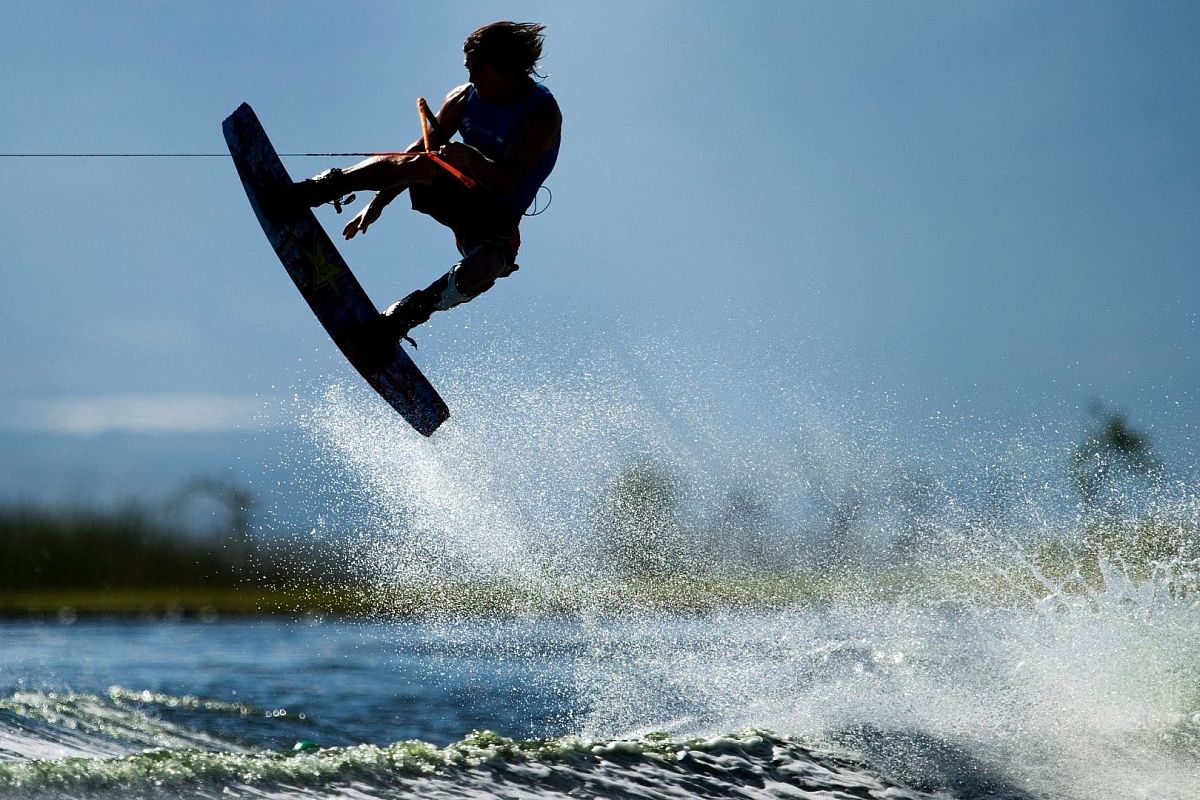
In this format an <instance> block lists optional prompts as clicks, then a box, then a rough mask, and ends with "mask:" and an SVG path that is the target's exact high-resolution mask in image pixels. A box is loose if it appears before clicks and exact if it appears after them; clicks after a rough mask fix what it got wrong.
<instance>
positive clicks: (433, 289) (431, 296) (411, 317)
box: [384, 244, 516, 341]
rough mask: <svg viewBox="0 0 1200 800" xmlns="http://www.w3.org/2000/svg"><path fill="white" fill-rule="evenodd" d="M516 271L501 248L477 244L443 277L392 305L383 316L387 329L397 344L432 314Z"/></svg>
mask: <svg viewBox="0 0 1200 800" xmlns="http://www.w3.org/2000/svg"><path fill="white" fill-rule="evenodd" d="M515 268H516V265H515V264H513V260H512V258H511V257H510V256H509V254H508V252H507V249H506V248H504V247H503V246H502V245H491V244H483V245H477V246H476V247H474V248H473V249H472V250H471V251H470V252H469V253H467V255H466V257H464V258H463V260H462V261H460V262H458V263H457V264H455V265H454V266H453V267H451V268H450V271H449V272H447V273H446V274H445V275H443V276H442V277H440V278H438V279H437V280H436V281H434V282H433V283H431V284H430V285H429V286H427V287H426V288H424V289H421V290H419V291H416V292H413V293H412V294H410V295H408V297H405V298H404V299H403V300H400V301H399V302H396V303H393V304H392V305H391V307H390V308H388V310H387V311H386V312H385V314H384V316H385V317H386V318H387V320H388V328H389V330H390V331H391V332H394V333H395V335H396V341H399V340H400V339H401V338H402V337H404V336H406V335H407V334H408V332H409V331H410V330H412V329H413V328H415V327H417V326H418V325H422V324H424V323H426V322H428V321H429V318H430V317H431V316H433V313H434V312H435V311H447V310H449V309H451V308H454V307H455V306H459V305H462V304H463V303H466V302H467V301H469V300H472V299H474V298H476V297H478V296H479V295H481V294H483V293H484V292H486V291H487V290H488V289H490V288H492V286H493V285H494V284H495V283H496V280H497V279H498V278H502V277H504V276H505V275H508V274H509V273H511V272H512V271H513V270H514V269H515Z"/></svg>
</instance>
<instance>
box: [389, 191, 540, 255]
mask: <svg viewBox="0 0 1200 800" xmlns="http://www.w3.org/2000/svg"><path fill="white" fill-rule="evenodd" d="M408 193H409V197H410V198H411V199H412V207H413V210H414V211H420V212H421V213H422V214H428V215H429V216H431V217H433V218H434V219H436V220H437V221H438V222H440V223H442V224H443V225H445V226H446V227H447V228H449V229H450V230H451V231H453V232H454V243H455V245H456V246H457V247H458V252H459V253H461V254H462V255H463V256H464V257H465V256H467V255H469V254H470V253H471V252H472V251H474V250H476V249H478V248H480V247H487V248H490V249H495V250H498V251H499V252H501V253H502V254H503V255H504V257H505V259H506V261H507V262H508V264H509V265H510V266H512V265H514V264H515V262H516V260H517V251H518V250H520V249H521V232H520V229H519V228H518V226H519V225H520V223H521V216H522V215H521V213H520V212H518V211H513V210H512V209H508V208H504V207H502V206H500V205H498V204H497V203H496V202H495V201H494V199H493V198H494V195H493V194H492V193H491V192H489V191H487V190H485V189H479V188H475V189H468V188H466V187H465V186H463V185H462V184H461V183H459V182H458V181H457V180H455V179H454V178H452V177H450V176H449V175H445V174H439V175H438V176H437V177H436V178H434V181H433V183H430V184H417V185H413V186H410V187H409V189H408ZM510 272H511V270H510ZM506 274H507V273H506Z"/></svg>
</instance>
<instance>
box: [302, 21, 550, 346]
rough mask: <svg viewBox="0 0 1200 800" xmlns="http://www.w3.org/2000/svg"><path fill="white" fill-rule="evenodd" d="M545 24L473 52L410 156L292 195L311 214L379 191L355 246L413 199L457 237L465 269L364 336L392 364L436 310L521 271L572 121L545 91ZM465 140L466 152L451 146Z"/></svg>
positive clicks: (477, 44)
mask: <svg viewBox="0 0 1200 800" xmlns="http://www.w3.org/2000/svg"><path fill="white" fill-rule="evenodd" d="M544 29H545V26H544V25H538V24H532V23H517V22H494V23H492V24H490V25H485V26H483V27H482V28H479V29H478V30H476V31H474V32H473V33H472V34H471V35H470V36H468V37H467V39H466V41H465V43H464V44H463V54H464V57H465V58H464V66H465V67H466V70H467V75H468V82H467V83H465V84H463V85H462V86H458V87H456V88H454V89H452V90H451V91H450V93H449V94H447V95H446V98H445V100H444V101H443V102H442V105H441V108H439V109H438V111H437V114H436V115H435V116H434V118H433V119H432V120H430V121H429V128H428V129H427V130H426V131H425V133H424V135H423V136H422V138H421V139H419V140H417V141H416V142H414V143H413V144H412V145H411V146H409V148H408V149H407V150H406V151H404V152H401V153H395V154H387V155H379V156H373V157H371V158H368V159H366V160H365V161H361V162H359V163H358V164H355V165H354V166H351V167H347V168H344V169H337V168H334V169H330V170H326V171H325V172H322V173H320V174H319V175H316V176H314V177H313V178H309V179H308V180H305V181H301V182H299V183H297V184H294V186H295V191H296V194H297V195H298V197H299V199H300V201H301V202H303V203H304V204H306V205H307V206H309V207H316V206H319V205H322V204H325V203H333V204H335V206H336V207H337V208H338V210H339V211H340V210H341V204H342V202H343V198H344V197H345V196H346V195H347V194H349V193H351V192H356V191H375V192H376V194H375V196H374V197H373V198H372V199H371V201H370V202H369V203H367V205H366V206H365V207H364V208H363V209H362V210H361V211H359V212H358V213H357V214H356V215H355V216H354V218H353V219H351V220H350V221H349V222H348V223H347V224H346V226H345V228H344V229H343V230H342V235H343V236H345V238H346V239H347V240H349V239H353V238H354V237H355V236H357V235H358V234H360V233H362V234H365V233H366V232H367V229H368V228H369V227H370V226H371V225H372V224H374V222H375V221H376V220H377V219H379V216H380V214H382V213H383V210H384V209H385V208H386V207H387V206H388V204H389V203H391V202H392V201H393V200H395V199H396V198H397V197H399V196H400V194H401V193H403V192H404V191H405V190H406V189H407V190H408V193H409V196H410V198H411V201H412V207H413V209H414V210H416V211H420V212H422V213H424V214H428V215H429V216H431V217H433V218H434V219H436V220H437V221H438V222H440V223H441V224H443V225H445V226H446V227H447V228H449V229H450V230H451V231H452V232H453V233H454V238H455V244H456V245H457V247H458V252H459V255H460V256H461V260H460V261H459V262H458V263H456V264H455V265H454V266H453V267H451V268H450V270H449V271H448V272H446V274H444V275H442V276H441V277H440V278H438V279H437V280H436V281H434V282H433V283H432V284H430V285H429V286H428V287H426V288H425V289H421V290H418V291H415V292H413V293H411V294H409V295H408V296H407V297H405V298H404V299H402V300H399V301H397V302H396V303H393V304H392V305H391V306H390V307H389V308H388V309H387V310H386V311H385V312H384V313H382V314H380V315H379V316H378V318H377V319H375V320H373V321H372V322H371V323H370V324H368V325H367V326H365V330H364V331H363V334H362V340H363V341H362V343H361V346H362V348H363V351H364V353H365V354H367V357H368V358H370V359H371V360H375V361H379V362H382V361H385V360H387V359H390V358H391V356H392V354H393V353H394V352H395V349H396V346H397V345H398V344H399V342H400V340H401V339H403V338H407V337H408V333H409V331H410V330H412V329H413V328H414V327H416V326H417V325H421V324H423V323H424V322H426V321H428V320H429V318H430V317H431V316H432V315H433V313H434V312H435V311H445V310H447V309H450V308H454V307H455V306H457V305H461V304H462V303H465V302H467V301H469V300H472V299H474V298H476V297H478V296H479V295H481V294H483V293H484V292H486V291H487V290H488V289H490V288H491V287H492V286H493V285H495V283H496V281H497V280H499V279H500V278H504V277H507V276H508V275H511V274H512V273H513V272H514V271H516V269H517V263H516V257H517V251H518V249H519V248H520V244H521V237H520V232H519V229H518V226H519V224H520V222H521V218H522V216H523V215H524V213H525V212H526V210H527V209H528V208H529V207H530V205H531V204H532V203H533V201H534V198H535V197H536V195H537V192H538V190H539V188H541V186H542V184H543V183H544V182H545V180H546V177H547V176H548V175H549V174H550V171H551V170H553V169H554V165H555V162H556V161H557V159H558V150H559V143H560V140H561V131H562V114H561V112H560V110H559V107H558V103H557V102H556V101H555V99H554V95H552V94H551V93H550V90H549V89H547V88H546V86H545V85H544V83H541V82H539V81H537V80H535V77H538V78H540V77H541V76H540V75H538V73H537V65H538V61H539V59H540V58H541V55H542V43H543V36H542V31H543V30H544ZM455 134H459V135H461V138H462V141H461V142H455V141H451V137H453V136H454V135H455Z"/></svg>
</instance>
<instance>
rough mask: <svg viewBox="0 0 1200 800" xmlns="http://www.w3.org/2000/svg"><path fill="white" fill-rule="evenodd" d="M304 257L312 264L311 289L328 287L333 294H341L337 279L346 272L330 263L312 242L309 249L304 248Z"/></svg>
mask: <svg viewBox="0 0 1200 800" xmlns="http://www.w3.org/2000/svg"><path fill="white" fill-rule="evenodd" d="M304 255H305V256H307V258H308V263H310V264H312V268H313V276H312V288H313V289H319V288H321V287H322V286H328V287H329V288H330V289H333V291H334V292H335V293H337V294H341V291H340V290H339V289H338V285H337V279H338V278H339V277H341V274H342V273H343V272H345V271H346V270H345V269H343V268H342V267H339V266H338V265H337V264H332V263H330V261H329V259H327V258H326V257H325V254H324V253H323V252H322V251H321V248H320V246H319V245H318V244H317V243H316V242H313V243H312V246H311V247H306V248H304Z"/></svg>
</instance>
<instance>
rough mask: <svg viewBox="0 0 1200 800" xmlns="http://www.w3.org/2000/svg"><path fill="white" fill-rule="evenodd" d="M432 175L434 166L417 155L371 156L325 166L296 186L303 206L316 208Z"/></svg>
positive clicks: (425, 180)
mask: <svg viewBox="0 0 1200 800" xmlns="http://www.w3.org/2000/svg"><path fill="white" fill-rule="evenodd" d="M435 177H437V166H436V165H435V164H434V163H433V162H432V161H430V160H429V159H427V158H421V157H420V156H419V155H405V156H373V157H371V158H368V159H366V160H365V161H360V162H358V163H357V164H355V165H354V166H352V167H346V168H345V169H339V168H336V167H335V168H334V169H327V170H325V171H324V172H322V173H320V174H318V175H314V176H313V177H311V178H308V179H307V180H303V181H300V182H299V183H297V184H295V187H296V191H297V193H298V196H299V198H300V200H301V201H302V202H303V203H304V204H305V205H307V206H310V207H316V206H319V205H323V204H325V203H332V202H335V201H338V200H340V199H341V198H342V197H343V196H344V195H346V194H349V193H350V192H361V191H383V190H384V189H394V188H396V187H400V188H401V189H403V188H405V187H408V186H412V185H414V184H428V183H432V182H433V180H434V178H435ZM338 210H339V211H340V210H341V209H340V208H339V209H338Z"/></svg>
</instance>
